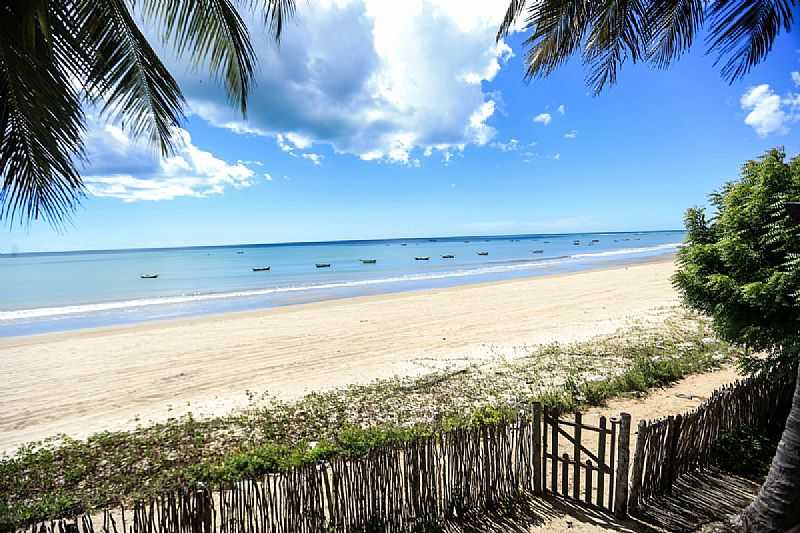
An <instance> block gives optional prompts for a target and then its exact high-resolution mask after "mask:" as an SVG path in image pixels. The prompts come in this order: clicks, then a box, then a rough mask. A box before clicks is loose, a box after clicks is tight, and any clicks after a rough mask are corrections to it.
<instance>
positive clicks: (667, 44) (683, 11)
mask: <svg viewBox="0 0 800 533" xmlns="http://www.w3.org/2000/svg"><path fill="white" fill-rule="evenodd" d="M705 4H706V0H660V1H657V2H651V3H650V7H649V9H648V10H647V27H648V28H649V30H648V35H649V41H650V42H649V45H648V51H647V54H648V56H649V58H650V60H651V61H652V62H653V63H655V64H656V66H658V67H659V68H666V67H667V66H669V65H670V64H671V63H672V62H673V61H674V60H676V59H678V58H679V57H680V56H681V55H682V54H683V52H685V51H686V50H688V49H689V47H691V46H692V43H693V42H694V39H695V36H696V35H697V32H698V31H699V30H700V28H702V26H703V23H704V21H705Z"/></svg>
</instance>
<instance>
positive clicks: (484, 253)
mask: <svg viewBox="0 0 800 533" xmlns="http://www.w3.org/2000/svg"><path fill="white" fill-rule="evenodd" d="M478 255H489V252H478Z"/></svg>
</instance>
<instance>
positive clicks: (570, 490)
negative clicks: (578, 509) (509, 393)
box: [533, 404, 631, 517]
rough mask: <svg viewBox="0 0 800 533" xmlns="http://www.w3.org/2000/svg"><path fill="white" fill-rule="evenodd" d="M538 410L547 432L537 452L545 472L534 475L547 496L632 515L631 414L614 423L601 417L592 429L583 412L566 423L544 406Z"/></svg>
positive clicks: (535, 410) (542, 435)
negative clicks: (630, 508) (630, 472)
mask: <svg viewBox="0 0 800 533" xmlns="http://www.w3.org/2000/svg"><path fill="white" fill-rule="evenodd" d="M533 410H534V413H533V414H534V428H537V427H539V426H540V427H541V428H542V429H541V435H540V436H539V435H536V436H535V437H534V439H535V440H536V441H538V442H539V443H540V444H541V447H540V449H539V450H536V451H535V453H536V452H540V453H539V455H540V457H541V468H540V469H539V472H538V475H536V473H535V475H534V477H535V478H536V479H538V480H539V482H540V483H537V486H539V487H541V490H542V492H544V493H547V494H552V495H556V496H561V497H564V498H569V499H571V500H575V501H576V502H580V503H581V504H582V505H587V504H588V505H590V506H592V507H596V508H599V509H602V510H604V511H606V512H613V513H614V514H615V515H617V516H620V517H622V516H626V515H627V510H628V463H629V455H630V451H629V444H630V427H631V417H630V415H629V414H627V413H622V414H621V415H620V416H619V418H612V419H611V420H607V419H606V417H604V416H601V417H600V418H599V422H598V424H597V425H591V424H587V423H585V422H584V421H583V419H582V415H581V413H575V414H574V416H573V417H572V420H568V419H567V420H565V419H562V418H559V416H558V415H557V414H556V413H555V412H551V411H549V410H548V409H546V408H545V409H542V407H541V406H540V405H539V404H534V406H533ZM539 420H541V423H537V422H538V421H539ZM539 437H540V438H539ZM537 447H539V446H537ZM535 483H536V482H535Z"/></svg>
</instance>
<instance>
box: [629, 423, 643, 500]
mask: <svg viewBox="0 0 800 533" xmlns="http://www.w3.org/2000/svg"><path fill="white" fill-rule="evenodd" d="M636 433H637V435H636V452H635V453H634V454H633V475H632V476H631V493H630V496H629V497H628V508H629V510H630V511H631V512H632V513H635V512H636V511H637V510H638V509H639V494H640V492H641V490H642V470H643V469H644V445H645V442H646V441H647V422H645V421H644V420H640V421H639V429H638V430H637V432H636Z"/></svg>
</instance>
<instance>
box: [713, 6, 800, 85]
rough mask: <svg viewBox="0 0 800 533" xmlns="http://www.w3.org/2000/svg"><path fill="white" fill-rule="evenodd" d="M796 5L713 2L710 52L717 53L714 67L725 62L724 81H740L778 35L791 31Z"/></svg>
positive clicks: (723, 68) (764, 54)
mask: <svg viewBox="0 0 800 533" xmlns="http://www.w3.org/2000/svg"><path fill="white" fill-rule="evenodd" d="M795 5H797V1H796V0H751V1H747V2H744V1H741V2H733V1H731V0H715V1H714V3H713V4H712V6H711V8H710V17H711V19H712V20H713V22H712V25H711V32H710V35H709V39H708V42H709V51H710V52H715V53H717V55H718V57H717V63H719V62H720V61H723V60H724V58H725V57H727V58H728V59H727V60H726V61H725V63H724V65H723V66H722V76H723V77H724V78H725V79H727V80H728V81H730V82H733V81H734V80H736V79H739V78H741V77H742V76H744V75H745V74H747V73H748V72H750V69H752V68H753V67H754V66H755V65H757V64H758V63H760V62H761V61H762V60H763V59H764V58H765V57H766V55H767V54H768V53H769V51H770V50H771V49H772V45H773V43H774V42H775V38H776V37H777V36H778V34H780V32H781V31H782V30H783V31H789V30H790V29H791V26H792V22H793V18H794V17H793V13H792V10H793V8H794V6H795Z"/></svg>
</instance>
